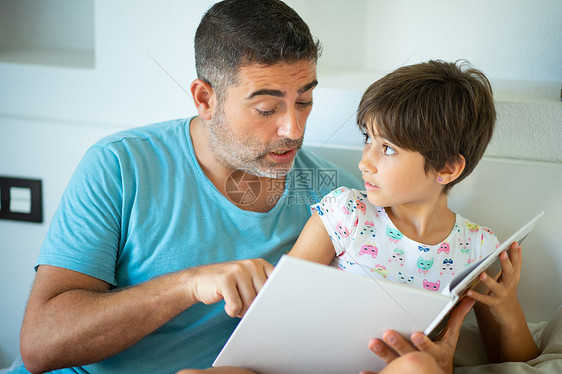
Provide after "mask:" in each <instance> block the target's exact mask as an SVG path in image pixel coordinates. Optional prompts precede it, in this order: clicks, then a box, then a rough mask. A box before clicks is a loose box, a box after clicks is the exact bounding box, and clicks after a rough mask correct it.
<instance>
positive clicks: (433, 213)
mask: <svg viewBox="0 0 562 374" xmlns="http://www.w3.org/2000/svg"><path fill="white" fill-rule="evenodd" d="M385 210H386V213H387V215H388V217H389V218H390V220H391V221H392V223H393V224H394V225H395V226H396V228H397V229H398V230H400V232H401V233H402V234H403V235H404V236H406V237H408V238H410V239H412V240H414V241H416V242H419V243H422V244H426V245H436V244H439V243H441V242H443V240H445V239H446V238H447V237H448V236H449V234H450V233H451V231H452V230H453V227H454V225H455V221H456V215H455V213H453V212H452V211H451V210H450V209H449V207H448V205H447V195H446V194H443V193H442V194H440V195H439V196H438V198H437V199H436V201H434V202H431V203H426V204H408V205H399V206H392V207H388V208H386V209H385Z"/></svg>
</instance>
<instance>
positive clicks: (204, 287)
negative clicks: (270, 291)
mask: <svg viewBox="0 0 562 374" xmlns="http://www.w3.org/2000/svg"><path fill="white" fill-rule="evenodd" d="M192 270H193V278H192V279H193V283H191V286H192V288H191V292H192V295H193V299H194V302H202V303H204V304H213V303H216V302H218V301H220V300H223V299H224V301H225V304H226V305H225V307H224V309H225V311H226V313H227V314H228V315H229V316H231V317H242V316H243V315H244V314H245V313H246V311H247V310H248V308H249V307H250V304H251V303H252V301H254V298H255V297H256V294H257V293H258V292H259V290H261V288H262V286H263V284H264V283H265V281H266V280H267V278H268V277H269V275H270V274H271V272H272V271H273V265H271V264H270V263H269V262H267V261H265V260H263V259H261V258H256V259H251V260H242V261H232V262H225V263H220V264H214V265H207V266H202V267H199V268H195V269H192Z"/></svg>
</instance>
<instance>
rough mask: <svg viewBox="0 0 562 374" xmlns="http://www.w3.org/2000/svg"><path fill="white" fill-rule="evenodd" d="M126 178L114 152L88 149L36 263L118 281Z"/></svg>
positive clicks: (68, 188)
mask: <svg viewBox="0 0 562 374" xmlns="http://www.w3.org/2000/svg"><path fill="white" fill-rule="evenodd" d="M121 176H122V173H121V168H120V163H119V160H118V159H117V157H116V156H115V154H114V153H113V152H111V151H109V150H107V149H105V148H104V147H97V146H95V147H92V148H90V149H89V150H88V151H87V152H86V154H85V155H84V157H83V159H82V160H81V162H80V164H79V165H78V167H77V169H76V171H75V172H74V174H73V176H72V178H71V180H70V182H69V184H68V186H67V188H66V190H65V192H64V194H63V196H62V198H61V202H60V205H59V207H58V209H57V211H56V212H55V215H54V217H53V220H52V222H51V225H50V227H49V230H48V232H47V235H46V238H45V241H44V242H43V245H42V247H41V251H40V254H39V258H38V261H37V266H39V265H53V266H58V267H63V268H67V269H70V270H74V271H77V272H80V273H84V274H87V275H89V276H92V277H95V278H98V279H101V280H103V281H105V282H107V283H109V284H112V285H114V286H115V285H116V280H115V264H116V261H117V257H118V253H119V243H120V239H121V237H120V236H121V230H120V227H121V211H122V210H121V207H122V205H123V202H122V200H123V198H122V196H123V194H122V190H123V188H122V183H121V180H122V178H121ZM37 266H36V267H37Z"/></svg>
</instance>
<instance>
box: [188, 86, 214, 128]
mask: <svg viewBox="0 0 562 374" xmlns="http://www.w3.org/2000/svg"><path fill="white" fill-rule="evenodd" d="M191 96H192V97H193V103H194V104H195V108H197V112H198V113H199V116H200V117H201V118H203V119H204V120H207V121H208V120H210V119H211V118H212V117H213V113H214V110H215V105H216V101H217V96H216V95H215V91H214V90H213V87H212V86H211V85H210V84H209V83H207V82H205V81H203V80H201V79H196V80H194V81H193V82H191Z"/></svg>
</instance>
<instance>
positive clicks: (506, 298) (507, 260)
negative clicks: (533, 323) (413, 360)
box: [467, 243, 539, 362]
mask: <svg viewBox="0 0 562 374" xmlns="http://www.w3.org/2000/svg"><path fill="white" fill-rule="evenodd" d="M500 262H501V265H502V275H501V277H500V279H499V280H498V281H497V282H496V281H495V280H494V279H492V278H490V277H489V276H488V275H487V274H486V273H482V274H481V275H480V279H481V280H482V282H484V284H485V285H486V286H488V288H489V289H490V292H489V293H488V294H487V295H483V294H480V293H477V292H474V291H468V292H467V296H469V297H471V298H473V299H474V300H476V301H477V304H476V306H475V308H474V311H475V313H476V318H477V319H478V325H479V328H480V332H481V334H482V338H483V339H484V345H485V347H486V351H487V353H488V358H489V359H490V361H492V362H505V361H528V360H531V359H533V358H535V357H537V356H538V354H539V349H538V347H537V345H536V344H535V341H534V340H533V336H532V335H531V332H530V331H529V327H528V326H527V321H526V319H525V315H524V313H523V309H521V305H520V304H519V300H518V298H517V286H518V284H519V278H520V275H521V262H522V258H521V246H519V245H518V244H517V243H513V244H512V245H511V247H510V248H509V255H508V254H507V252H505V251H504V252H502V253H501V254H500Z"/></svg>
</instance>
